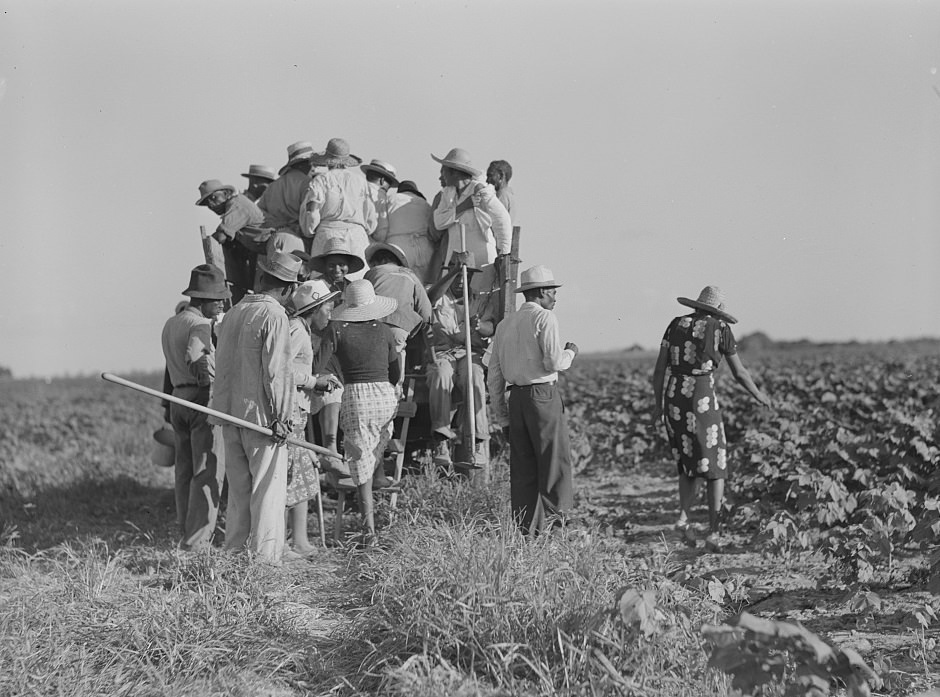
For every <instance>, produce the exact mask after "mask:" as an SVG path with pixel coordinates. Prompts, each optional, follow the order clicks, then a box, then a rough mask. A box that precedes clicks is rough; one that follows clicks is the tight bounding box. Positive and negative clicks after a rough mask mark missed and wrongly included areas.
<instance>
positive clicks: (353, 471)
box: [314, 279, 399, 544]
mask: <svg viewBox="0 0 940 697" xmlns="http://www.w3.org/2000/svg"><path fill="white" fill-rule="evenodd" d="M397 306H398V302H397V301H396V300H395V299H394V298H389V297H385V296H382V295H376V294H375V289H374V288H373V287H372V284H371V283H369V281H366V280H365V279H362V280H358V281H353V282H352V283H350V284H349V287H347V288H346V292H345V293H343V304H342V306H341V307H340V308H339V309H337V310H335V311H334V313H333V318H332V321H331V322H330V326H329V328H328V330H327V333H326V335H325V336H324V337H323V342H322V344H321V345H320V350H319V352H318V353H317V357H316V360H315V361H314V370H315V371H316V372H318V373H319V372H320V371H321V366H326V365H328V363H329V361H330V359H331V358H332V357H333V356H335V357H336V358H337V359H338V360H339V364H340V368H341V370H342V373H343V382H344V391H343V403H342V407H341V408H340V425H341V426H342V428H343V443H344V449H345V454H346V461H347V464H348V465H349V472H350V480H351V482H349V483H350V484H351V485H352V486H355V487H356V488H357V490H358V493H359V512H360V513H361V515H362V523H363V533H364V534H365V536H366V537H365V540H366V542H367V543H370V544H371V543H374V541H375V519H374V515H373V511H372V505H373V502H372V490H373V482H374V483H375V486H376V487H384V486H388V485H389V484H391V483H392V482H390V481H389V480H388V478H387V477H385V474H384V472H383V471H382V464H383V458H384V454H385V446H386V445H387V444H388V441H389V440H390V439H391V437H392V422H393V420H394V418H395V413H396V411H397V410H398V395H397V393H396V391H395V387H394V385H396V384H397V383H398V378H399V365H398V351H397V350H396V345H395V337H394V335H393V334H392V332H391V330H390V328H389V327H388V325H386V324H385V323H383V322H380V321H379V320H380V319H382V318H383V317H387V316H388V315H390V314H391V313H392V312H393V311H394V310H395V308H396V307H397Z"/></svg>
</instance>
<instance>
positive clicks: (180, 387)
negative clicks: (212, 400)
mask: <svg viewBox="0 0 940 697" xmlns="http://www.w3.org/2000/svg"><path fill="white" fill-rule="evenodd" d="M184 387H199V385H197V384H195V383H191V384H186V385H173V389H174V390H181V389H183V388H184Z"/></svg>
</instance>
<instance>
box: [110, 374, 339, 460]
mask: <svg viewBox="0 0 940 697" xmlns="http://www.w3.org/2000/svg"><path fill="white" fill-rule="evenodd" d="M101 379H102V380H106V381H108V382H113V383H114V384H115V385H121V386H122V387H129V388H130V389H132V390H136V391H137V392H143V393H144V394H147V395H150V396H151V397H157V398H158V399H165V400H167V401H169V402H173V403H174V404H179V405H181V406H184V407H188V408H190V409H193V410H194V411H200V412H202V413H203V414H208V415H209V416H215V417H216V418H219V419H221V420H222V421H225V422H226V423H230V424H232V425H233V426H238V427H240V428H247V429H249V430H251V431H256V432H258V433H262V434H264V435H266V436H272V437H273V436H274V432H273V431H272V430H271V429H270V428H265V427H264V426H259V425H258V424H253V423H251V422H250V421H245V420H244V419H239V418H238V417H236V416H230V415H229V414H226V413H224V412H221V411H217V410H216V409H210V408H209V407H204V406H202V405H201V404H196V403H195V402H190V401H189V400H186V399H180V398H179V397H174V396H173V395H171V394H166V393H165V392H160V391H159V390H153V389H151V388H149V387H144V386H143V385H139V384H137V383H136V382H131V381H130V380H125V379H124V378H122V377H118V376H117V375H114V374H113V373H102V374H101ZM287 442H288V443H290V444H291V445H296V446H297V447H299V448H305V449H307V450H312V451H313V452H315V453H318V454H320V455H325V456H327V457H331V458H333V459H334V460H342V459H343V456H342V455H338V454H337V453H334V452H333V451H332V450H328V449H326V448H322V447H320V446H319V445H314V444H313V443H308V442H307V441H305V440H298V439H297V438H294V437H292V436H289V437H288V438H287ZM314 464H316V462H314Z"/></svg>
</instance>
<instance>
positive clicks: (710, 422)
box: [662, 312, 737, 479]
mask: <svg viewBox="0 0 940 697" xmlns="http://www.w3.org/2000/svg"><path fill="white" fill-rule="evenodd" d="M662 347H663V348H665V349H667V351H668V356H669V360H668V361H667V368H668V370H667V373H666V382H665V393H664V409H663V411H664V417H665V419H664V420H665V422H666V432H667V433H668V435H669V443H670V445H671V446H672V454H673V456H674V457H675V458H676V460H677V462H678V466H679V473H680V474H684V475H685V476H687V477H701V478H704V479H724V478H725V474H726V472H727V444H726V442H725V427H724V424H723V423H722V420H721V410H720V409H719V407H718V399H717V398H716V396H715V376H714V372H715V370H716V369H717V368H718V365H719V364H720V363H721V359H722V357H723V356H730V355H732V354H735V353H737V346H736V344H735V341H734V335H733V334H732V333H731V327H729V326H728V323H727V322H725V321H724V320H722V319H719V318H718V317H714V316H712V315H709V314H706V313H704V312H696V313H694V314H691V315H685V316H682V317H676V318H675V319H674V320H672V322H670V324H669V327H668V328H667V329H666V333H665V334H664V335H663V341H662Z"/></svg>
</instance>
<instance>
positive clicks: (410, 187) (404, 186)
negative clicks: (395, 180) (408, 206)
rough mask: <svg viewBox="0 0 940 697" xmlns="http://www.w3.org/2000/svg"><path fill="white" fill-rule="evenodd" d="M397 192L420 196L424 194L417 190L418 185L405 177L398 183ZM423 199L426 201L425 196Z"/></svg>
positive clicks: (422, 196)
mask: <svg viewBox="0 0 940 697" xmlns="http://www.w3.org/2000/svg"><path fill="white" fill-rule="evenodd" d="M398 193H400V194H414V195H415V196H420V197H421V198H424V194H422V193H421V192H420V191H418V185H417V184H415V183H414V182H413V181H411V180H410V179H406V180H405V181H403V182H401V183H399V184H398ZM424 200H425V201H427V199H426V198H424Z"/></svg>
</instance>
